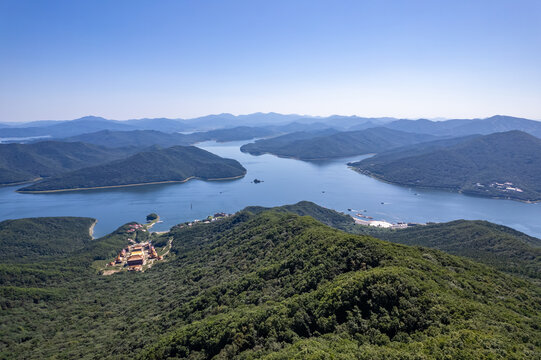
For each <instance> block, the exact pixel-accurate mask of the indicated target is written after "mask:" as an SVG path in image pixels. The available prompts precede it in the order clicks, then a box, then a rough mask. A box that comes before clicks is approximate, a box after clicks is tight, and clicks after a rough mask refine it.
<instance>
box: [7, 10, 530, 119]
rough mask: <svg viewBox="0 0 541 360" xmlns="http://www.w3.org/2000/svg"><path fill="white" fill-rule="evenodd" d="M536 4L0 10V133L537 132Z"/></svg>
mask: <svg viewBox="0 0 541 360" xmlns="http://www.w3.org/2000/svg"><path fill="white" fill-rule="evenodd" d="M540 64H541V1H539V0H532V1H521V0H509V1H498V0H490V1H481V0H479V1H476V0H469V1H457V0H452V1H451V0H450V1H438V0H430V1H415V0H408V1H406V0H404V1H388V0H374V1H338V0H334V1H314V0H311V1H291V0H290V1H276V0H273V1H254V0H252V1H201V0H199V1H196V0H194V1H150V0H149V1H135V0H129V1H119V0H116V1H97V0H92V1H82V0H81V1H73V0H70V1H45V0H42V1H25V0H13V1H12V0H0V121H28V120H38V119H72V118H76V117H80V116H84V115H89V114H93V115H99V116H104V117H107V118H112V119H128V118H141V117H174V118H178V117H181V118H188V117H195V116H199V115H205V114H210V113H222V112H230V113H234V114H245V113H251V112H258V111H261V112H269V111H275V112H281V113H301V114H311V115H330V114H343V115H353V114H356V115H359V116H394V117H407V118H418V117H429V118H432V117H448V118H470V117H487V116H491V115H494V114H506V115H514V116H522V117H528V118H533V119H540V120H541V65H540Z"/></svg>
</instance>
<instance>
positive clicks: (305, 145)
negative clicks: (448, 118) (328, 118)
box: [241, 127, 436, 160]
mask: <svg viewBox="0 0 541 360" xmlns="http://www.w3.org/2000/svg"><path fill="white" fill-rule="evenodd" d="M294 135H295V134H289V135H286V136H283V137H277V138H270V139H264V140H258V141H256V142H255V143H251V144H246V145H243V146H242V147H241V151H243V152H247V153H250V154H252V155H261V154H265V153H269V154H274V155H278V156H283V157H292V158H296V159H301V160H319V159H329V158H336V157H346V156H353V155H360V154H369V153H375V152H381V151H386V150H390V149H392V148H396V147H399V146H405V145H411V144H416V143H420V142H424V141H430V140H433V139H435V138H436V137H434V136H432V135H427V134H414V133H407V132H402V131H397V130H391V129H387V128H382V127H376V128H370V129H366V130H359V131H345V132H338V133H332V134H323V135H314V134H311V133H301V134H299V135H303V136H297V137H295V136H294Z"/></svg>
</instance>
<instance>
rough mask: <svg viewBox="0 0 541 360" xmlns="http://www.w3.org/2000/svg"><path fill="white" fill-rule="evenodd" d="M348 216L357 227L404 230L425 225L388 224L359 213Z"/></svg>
mask: <svg viewBox="0 0 541 360" xmlns="http://www.w3.org/2000/svg"><path fill="white" fill-rule="evenodd" d="M348 211H354V210H352V209H348ZM364 211H366V210H364ZM350 216H351V217H352V218H353V220H354V221H355V224H357V225H364V226H374V227H379V228H386V229H406V228H408V227H412V226H421V225H426V224H421V223H405V222H398V223H390V222H387V221H384V220H374V218H373V217H372V216H367V215H364V214H361V213H356V214H355V215H350Z"/></svg>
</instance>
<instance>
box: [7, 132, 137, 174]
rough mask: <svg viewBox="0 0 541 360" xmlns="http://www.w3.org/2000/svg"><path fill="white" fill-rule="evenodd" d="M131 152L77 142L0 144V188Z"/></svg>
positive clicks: (130, 151)
mask: <svg viewBox="0 0 541 360" xmlns="http://www.w3.org/2000/svg"><path fill="white" fill-rule="evenodd" d="M132 153H133V151H132V150H131V149H107V148H103V147H99V146H95V145H90V144H83V143H77V142H76V143H64V142H60V141H41V142H37V143H33V144H0V185H9V184H12V183H20V182H26V181H31V180H34V179H36V178H40V177H43V178H45V177H50V176H54V175H58V174H61V173H63V172H66V171H71V170H76V169H81V168H83V167H87V166H92V165H97V164H101V163H105V162H109V161H111V160H115V159H120V158H123V157H125V156H128V155H129V154H132Z"/></svg>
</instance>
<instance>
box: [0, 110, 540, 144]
mask: <svg viewBox="0 0 541 360" xmlns="http://www.w3.org/2000/svg"><path fill="white" fill-rule="evenodd" d="M239 126H248V127H267V128H269V129H272V130H274V131H276V132H278V133H280V132H282V133H285V132H292V131H312V130H321V129H325V128H333V129H336V130H339V131H354V130H364V129H367V128H371V127H381V126H384V127H388V128H390V129H393V130H400V131H405V132H413V133H423V134H430V135H436V136H465V135H472V134H482V135H485V134H490V133H494V132H502V131H509V130H520V131H524V132H527V133H530V134H532V135H534V136H537V137H541V122H540V121H534V120H528V119H523V118H516V117H511V116H502V115H497V116H493V117H490V118H487V119H461V120H447V121H431V120H425V119H420V120H401V119H394V118H363V117H358V116H339V115H333V116H328V117H310V116H304V115H295V114H290V115H282V114H277V113H267V114H264V113H255V114H248V115H238V116H235V115H231V114H218V115H208V116H203V117H199V118H195V119H188V120H182V119H168V118H155V119H135V120H126V121H117V120H107V119H104V118H101V117H96V116H86V117H83V118H80V119H76V120H71V121H49V120H45V121H33V122H28V123H23V124H17V123H9V124H7V123H5V124H0V139H1V138H14V137H15V138H21V137H34V136H49V137H52V138H65V137H71V136H76V135H81V134H85V133H91V132H97V131H102V130H111V131H132V130H156V131H162V132H166V133H174V132H188V131H189V132H194V131H198V132H201V131H208V130H216V129H225V128H234V127H239ZM287 126H290V128H289V129H287ZM273 127H274V128H273ZM276 127H279V128H280V129H277V128H276Z"/></svg>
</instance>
